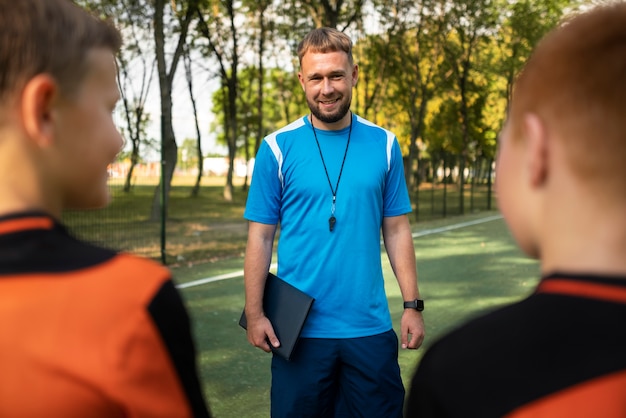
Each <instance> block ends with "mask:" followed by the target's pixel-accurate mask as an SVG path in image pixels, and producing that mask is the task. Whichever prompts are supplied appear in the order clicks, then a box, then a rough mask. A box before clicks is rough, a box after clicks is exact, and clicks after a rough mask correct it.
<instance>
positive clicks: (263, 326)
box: [246, 315, 280, 353]
mask: <svg viewBox="0 0 626 418" xmlns="http://www.w3.org/2000/svg"><path fill="white" fill-rule="evenodd" d="M246 319H247V321H248V331H247V335H248V341H249V342H250V344H252V345H253V346H255V347H258V348H260V349H261V350H263V351H265V352H267V353H269V352H270V351H272V350H271V348H270V345H269V343H271V344H272V346H273V347H274V348H278V347H280V341H278V338H277V337H276V334H275V333H274V327H272V323H271V322H270V320H269V319H267V317H266V316H265V315H261V316H258V317H256V318H247V317H246Z"/></svg>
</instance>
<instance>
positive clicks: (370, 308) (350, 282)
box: [244, 115, 411, 338]
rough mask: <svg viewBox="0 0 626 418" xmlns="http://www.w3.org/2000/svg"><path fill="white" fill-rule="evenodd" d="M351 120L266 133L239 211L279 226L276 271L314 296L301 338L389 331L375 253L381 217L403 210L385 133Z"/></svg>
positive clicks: (304, 122)
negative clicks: (331, 126)
mask: <svg viewBox="0 0 626 418" xmlns="http://www.w3.org/2000/svg"><path fill="white" fill-rule="evenodd" d="M349 129H350V128H349V127H346V128H345V129H341V130H338V131H325V130H320V129H318V128H316V130H315V131H316V133H317V138H318V141H319V145H320V148H321V152H322V155H323V159H324V162H325V164H326V168H327V170H328V179H327V177H326V173H325V170H324V165H323V163H322V158H321V156H320V150H319V149H318V146H317V144H316V142H315V136H314V135H313V129H312V126H311V123H310V122H309V119H308V117H302V118H301V119H298V120H297V121H295V122H293V123H291V124H289V125H288V126H286V127H284V128H283V129H280V130H278V131H276V132H274V133H273V134H271V135H269V136H267V137H266V138H265V140H264V141H263V142H262V144H261V146H260V148H259V151H258V153H257V156H256V160H255V164H254V171H253V175H252V181H251V184H250V190H249V193H248V200H247V203H246V209H245V213H244V217H245V218H246V219H248V220H250V221H254V222H260V223H265V224H280V234H279V238H278V270H277V273H278V276H279V277H281V278H282V279H284V280H286V281H287V282H289V283H291V284H293V285H294V286H296V287H297V288H299V289H301V290H303V291H304V292H306V293H308V294H310V295H311V296H313V297H314V298H315V302H314V303H313V307H312V309H311V313H310V315H309V319H308V320H307V323H306V325H305V327H304V329H303V331H302V336H304V337H310V338H356V337H364V336H369V335H375V334H379V333H382V332H385V331H388V330H389V329H391V317H390V314H389V307H388V304H387V297H386V294H385V288H384V281H383V273H382V263H381V254H380V239H381V235H380V230H381V226H382V220H383V217H389V216H398V215H403V214H406V213H409V212H411V203H410V200H409V196H408V191H407V187H406V182H405V180H404V167H403V163H402V154H401V152H400V148H399V145H398V141H397V139H396V137H395V136H394V135H393V133H391V132H389V131H387V130H385V129H383V128H380V127H378V126H376V125H374V124H372V123H371V122H369V121H366V120H365V119H363V118H361V117H359V116H356V115H353V116H352V134H351V140H350V144H349V148H348V151H347V155H346V158H345V163H344V168H343V172H342V174H341V179H340V182H339V186H338V188H337V190H336V210H335V217H336V224H335V227H334V230H333V231H332V232H331V231H330V230H329V225H328V219H329V218H330V216H331V207H332V196H333V194H332V191H331V186H330V185H329V179H330V183H331V184H332V188H333V189H334V188H335V187H337V179H338V176H339V172H340V170H341V164H342V161H343V158H344V152H345V150H346V144H347V141H348V133H349Z"/></svg>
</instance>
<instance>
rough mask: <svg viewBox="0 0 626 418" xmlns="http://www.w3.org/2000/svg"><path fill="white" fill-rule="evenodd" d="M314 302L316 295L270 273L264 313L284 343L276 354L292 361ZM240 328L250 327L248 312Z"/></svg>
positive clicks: (243, 316)
mask: <svg viewBox="0 0 626 418" xmlns="http://www.w3.org/2000/svg"><path fill="white" fill-rule="evenodd" d="M314 301H315V299H314V298H313V297H312V296H309V295H308V294H306V293H304V292H303V291H301V290H300V289H298V288H296V287H294V286H292V285H290V284H289V283H287V282H286V281H284V280H282V279H280V278H278V277H276V276H275V275H274V274H272V273H268V274H267V280H266V281H265V291H264V294H263V310H264V312H265V316H266V317H267V318H268V319H269V320H270V322H271V323H272V326H273V327H274V332H275V333H276V337H278V340H279V341H280V347H278V348H274V347H272V351H273V352H274V353H276V354H278V355H280V356H282V357H284V358H285V359H287V360H291V357H292V355H293V351H294V348H295V347H296V343H297V342H298V338H300V332H301V331H302V327H303V326H304V323H305V321H306V318H307V317H308V315H309V311H310V310H311V306H312V305H313V302H314ZM239 325H240V326H241V327H242V328H243V329H247V327H248V321H247V320H246V313H245V310H244V312H242V313H241V318H240V319H239ZM270 347H271V344H270Z"/></svg>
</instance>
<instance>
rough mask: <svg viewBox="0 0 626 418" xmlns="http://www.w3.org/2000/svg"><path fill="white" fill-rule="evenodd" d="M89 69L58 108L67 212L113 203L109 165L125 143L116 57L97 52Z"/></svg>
mask: <svg viewBox="0 0 626 418" xmlns="http://www.w3.org/2000/svg"><path fill="white" fill-rule="evenodd" d="M88 66H89V68H88V70H87V73H86V74H85V76H84V79H83V80H82V81H81V85H80V87H79V89H78V91H77V92H76V94H75V95H72V97H70V98H67V99H63V101H62V103H61V104H60V105H59V106H58V110H57V117H58V119H57V120H58V123H57V125H56V131H55V152H56V154H57V158H56V160H57V161H59V162H60V163H59V164H58V167H57V169H58V171H59V174H60V177H59V187H60V190H59V192H60V193H61V195H62V204H63V206H64V207H65V208H77V209H78V208H94V207H101V206H104V205H106V204H107V203H108V201H109V191H108V187H107V179H108V172H107V167H108V165H109V164H110V163H111V162H112V161H113V160H114V159H115V157H116V155H117V153H118V152H119V151H120V149H121V147H122V144H123V141H122V137H121V135H120V133H119V131H118V130H117V128H116V126H115V124H114V123H113V117H112V112H113V109H114V108H115V105H116V103H117V101H118V100H119V97H120V96H119V90H118V87H117V82H116V78H115V77H116V67H115V59H114V57H113V54H112V53H111V52H110V51H109V50H106V49H97V50H93V51H91V52H90V53H89V55H88Z"/></svg>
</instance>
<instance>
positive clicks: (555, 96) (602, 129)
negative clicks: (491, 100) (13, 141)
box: [509, 3, 626, 193]
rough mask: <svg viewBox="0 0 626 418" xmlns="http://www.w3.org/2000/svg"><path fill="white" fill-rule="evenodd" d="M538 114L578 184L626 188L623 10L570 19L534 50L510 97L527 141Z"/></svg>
mask: <svg viewBox="0 0 626 418" xmlns="http://www.w3.org/2000/svg"><path fill="white" fill-rule="evenodd" d="M528 113H534V114H536V115H537V116H538V117H539V118H540V119H541V121H542V122H543V124H544V126H545V127H546V129H547V131H548V132H550V133H555V134H557V135H556V136H557V137H559V138H561V140H562V141H564V142H565V144H564V147H563V148H564V149H565V150H566V159H567V164H568V165H569V167H570V168H571V171H572V172H574V173H575V174H576V175H577V176H578V177H579V178H580V179H585V180H591V181H593V182H594V183H599V182H607V183H606V184H607V185H612V186H616V185H617V186H621V189H620V190H615V193H623V187H624V186H626V164H625V163H624V157H626V3H615V4H610V5H604V6H597V7H595V8H594V9H592V10H590V11H588V12H585V13H581V14H577V15H574V16H573V17H571V18H569V19H566V20H565V21H564V22H563V23H562V24H561V25H560V26H559V27H557V28H556V29H555V30H553V31H552V32H550V33H549V34H548V35H547V36H546V37H545V38H544V39H543V40H542V41H541V42H540V43H539V44H538V45H537V47H536V48H535V50H534V52H533V53H532V55H531V57H530V59H529V60H528V62H527V64H526V66H525V68H524V70H523V71H522V72H521V74H520V75H519V77H518V79H517V81H516V83H515V87H514V90H513V95H512V102H511V108H510V113H509V119H510V120H509V123H510V125H511V134H512V137H513V138H515V140H520V139H521V138H523V136H524V133H523V124H522V121H523V118H524V115H525V114H528Z"/></svg>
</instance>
